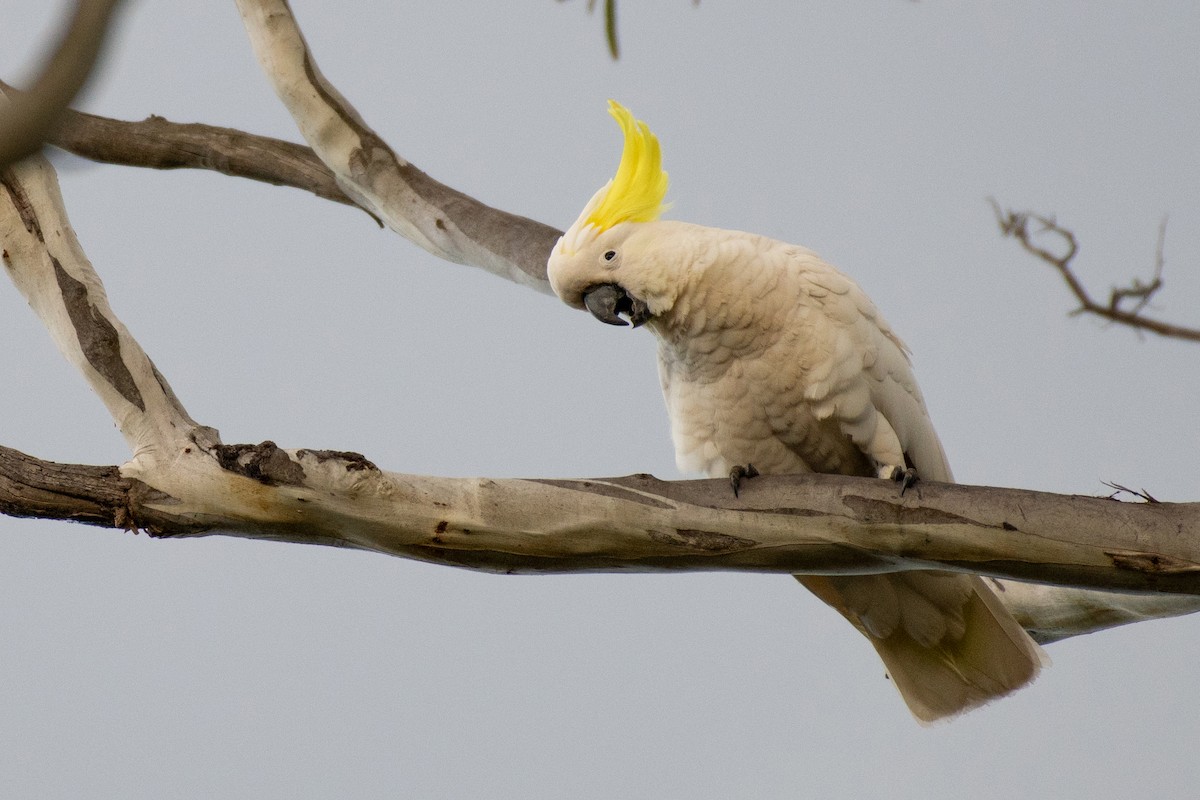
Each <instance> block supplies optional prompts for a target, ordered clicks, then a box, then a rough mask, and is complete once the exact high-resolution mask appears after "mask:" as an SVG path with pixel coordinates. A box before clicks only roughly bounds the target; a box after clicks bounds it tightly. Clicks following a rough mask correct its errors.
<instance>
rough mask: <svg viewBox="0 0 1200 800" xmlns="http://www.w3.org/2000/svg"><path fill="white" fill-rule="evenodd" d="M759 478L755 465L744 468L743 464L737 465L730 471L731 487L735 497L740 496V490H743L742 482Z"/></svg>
mask: <svg viewBox="0 0 1200 800" xmlns="http://www.w3.org/2000/svg"><path fill="white" fill-rule="evenodd" d="M757 477H758V470H756V469H755V468H754V465H753V464H747V465H746V466H744V467H743V466H742V465H741V464H735V465H734V467H733V469H731V470H729V485H730V486H732V487H733V496H734V497H737V496H738V490H740V489H741V488H742V481H744V480H745V479H746V478H757Z"/></svg>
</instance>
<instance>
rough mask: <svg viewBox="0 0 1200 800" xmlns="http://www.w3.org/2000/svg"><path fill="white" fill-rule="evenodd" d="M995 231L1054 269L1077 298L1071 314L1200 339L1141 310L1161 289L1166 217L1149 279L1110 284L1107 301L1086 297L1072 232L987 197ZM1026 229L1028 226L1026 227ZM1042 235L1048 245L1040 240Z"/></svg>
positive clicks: (1196, 333)
mask: <svg viewBox="0 0 1200 800" xmlns="http://www.w3.org/2000/svg"><path fill="white" fill-rule="evenodd" d="M990 202H991V204H992V209H993V211H994V212H995V214H996V222H997V224H998V225H999V226H1000V232H1001V233H1003V234H1004V235H1005V236H1009V237H1012V238H1013V239H1016V240H1017V241H1018V242H1019V243H1020V245H1021V247H1023V248H1024V249H1025V251H1026V252H1028V253H1030V254H1032V255H1034V256H1037V257H1038V258H1039V259H1041V260H1042V261H1043V262H1045V263H1046V264H1049V265H1050V266H1051V267H1053V268H1054V270H1055V271H1056V272H1058V274H1059V276H1060V277H1061V278H1062V279H1063V282H1065V283H1066V284H1067V287H1068V288H1069V289H1070V290H1071V294H1073V295H1074V296H1075V299H1076V300H1077V301H1078V302H1079V307H1078V308H1076V309H1075V310H1074V311H1072V312H1071V313H1072V314H1094V315H1096V316H1098V317H1102V318H1104V319H1107V320H1109V321H1111V322H1115V323H1118V324H1120V325H1125V326H1128V327H1130V328H1134V329H1135V330H1139V331H1149V332H1151V333H1156V334H1158V335H1160V336H1167V337H1170V338H1174V339H1185V340H1188V341H1193V342H1200V329H1197V328H1191V327H1186V326H1183V325H1176V324H1173V323H1170V322H1164V321H1162V320H1159V319H1155V318H1154V317H1150V316H1147V315H1146V314H1145V313H1144V312H1145V310H1146V307H1147V306H1148V305H1149V303H1150V301H1151V299H1152V298H1153V297H1154V295H1155V294H1156V293H1157V292H1158V291H1159V290H1160V289H1162V287H1163V279H1162V272H1163V243H1164V241H1165V239H1166V221H1165V220H1164V221H1163V224H1162V225H1161V226H1160V227H1159V231H1158V246H1157V248H1156V250H1155V259H1154V274H1153V276H1152V277H1151V278H1150V280H1149V281H1143V280H1141V279H1140V278H1133V279H1132V280H1131V281H1130V283H1129V285H1128V286H1122V287H1114V288H1113V289H1112V290H1111V291H1110V292H1109V297H1108V302H1107V303H1101V302H1099V301H1097V300H1095V299H1093V297H1092V296H1091V294H1090V293H1089V292H1088V290H1087V288H1086V287H1085V286H1084V285H1083V282H1082V281H1081V280H1080V279H1079V277H1078V276H1077V275H1076V274H1075V271H1074V269H1073V267H1072V265H1071V262H1072V261H1073V260H1074V258H1075V256H1076V255H1077V254H1078V252H1079V243H1078V242H1077V241H1076V239H1075V234H1074V233H1073V232H1071V231H1070V230H1068V229H1067V228H1064V227H1063V226H1061V225H1059V224H1058V222H1057V221H1056V220H1055V219H1054V218H1053V217H1046V216H1042V215H1041V214H1034V213H1032V212H1028V211H1012V210H1011V209H1010V210H1005V209H1002V208H1001V207H1000V205H999V204H998V203H996V201H995V200H991V201H990ZM1031 227H1032V230H1031ZM1047 239H1049V240H1051V241H1052V242H1053V244H1051V243H1046V244H1043V242H1045V241H1046V240H1047Z"/></svg>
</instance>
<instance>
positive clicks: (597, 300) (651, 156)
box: [546, 100, 678, 327]
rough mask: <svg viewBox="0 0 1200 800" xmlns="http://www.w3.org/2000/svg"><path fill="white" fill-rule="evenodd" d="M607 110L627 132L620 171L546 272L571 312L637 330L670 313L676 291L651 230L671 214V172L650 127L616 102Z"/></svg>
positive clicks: (593, 201) (554, 254)
mask: <svg viewBox="0 0 1200 800" xmlns="http://www.w3.org/2000/svg"><path fill="white" fill-rule="evenodd" d="M608 110H609V113H610V114H612V115H613V116H614V117H615V118H616V120H617V122H618V123H620V125H621V130H622V131H624V133H625V149H624V151H623V152H622V154H621V164H620V166H618V167H617V174H616V175H615V176H613V179H612V180H610V181H609V182H608V183H606V184H605V185H604V186H603V187H602V188H601V189H600V191H598V192H596V194H595V195H593V196H592V199H591V200H590V201H588V204H587V205H586V206H585V207H584V209H583V213H581V214H580V215H579V219H577V220H575V223H574V224H573V225H572V226H571V227H570V228H568V229H567V232H566V233H564V234H563V235H562V237H561V238H560V239H559V240H558V243H557V244H556V245H555V246H554V251H553V252H552V253H551V254H550V260H549V261H548V262H547V264H546V272H547V275H548V277H549V278H550V286H551V287H552V288H553V289H554V292H555V294H557V295H558V296H559V297H560V298H561V299H562V300H563V302H565V303H567V305H570V306H574V307H575V308H581V309H582V308H586V309H587V310H588V311H590V312H592V315H593V316H595V317H596V318H597V319H599V320H601V321H602V322H607V323H609V324H611V325H626V324H628V323H626V321H625V320H624V319H622V318H621V317H620V314H625V315H626V316H628V317H629V322H632V323H633V325H634V327H637V326H639V325H641V324H643V323H645V322H647V321H649V320H650V319H652V318H653V317H654V316H656V315H658V314H660V313H662V312H663V311H665V310H667V309H669V308H670V306H671V304H672V303H673V302H674V297H675V292H677V291H678V289H677V288H676V287H675V285H674V284H675V283H676V281H674V280H672V276H671V274H670V273H671V270H670V269H669V268H668V265H667V264H666V263H664V260H663V256H664V253H663V252H662V248H661V247H660V246H657V245H658V244H661V243H660V242H656V241H655V238H656V237H655V236H654V230H653V229H654V228H656V227H657V226H656V225H650V224H647V223H652V222H653V221H654V220H656V219H658V216H659V214H661V213H662V212H663V211H664V210H665V208H666V206H665V205H664V204H663V198H664V197H665V196H666V194H667V173H665V172H663V169H662V154H661V153H660V151H659V147H658V139H657V138H655V136H654V134H653V133H651V132H650V129H649V128H648V127H646V123H644V122H641V121H640V120H636V119H634V118H633V115H632V114H631V113H629V111H628V109H626V108H625V107H624V106H622V105H621V104H620V103H617V102H616V101H615V100H609V101H608ZM660 224H663V225H665V224H667V223H660Z"/></svg>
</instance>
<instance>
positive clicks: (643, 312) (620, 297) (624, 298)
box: [583, 283, 650, 328]
mask: <svg viewBox="0 0 1200 800" xmlns="http://www.w3.org/2000/svg"><path fill="white" fill-rule="evenodd" d="M583 304H584V305H585V306H587V310H588V311H590V312H592V316H593V317H595V318H596V319H598V320H600V321H601V322H607V323H608V324H609V325H628V324H629V323H630V322H632V323H633V327H635V328H636V327H638V326H640V325H644V324H645V323H646V322H648V321H649V320H650V309H649V307H647V306H646V303H645V302H644V301H642V300H639V299H638V298H636V297H633V296H632V295H630V294H629V293H628V292H626V291H625V290H624V289H622V288H621V287H620V286H617V285H616V284H615V283H602V284H600V285H599V286H593V287H592V288H591V289H588V290H587V291H586V292H584V293H583ZM621 314H624V315H625V316H627V317H629V322H626V321H625V320H623V319H621V317H620V315H621Z"/></svg>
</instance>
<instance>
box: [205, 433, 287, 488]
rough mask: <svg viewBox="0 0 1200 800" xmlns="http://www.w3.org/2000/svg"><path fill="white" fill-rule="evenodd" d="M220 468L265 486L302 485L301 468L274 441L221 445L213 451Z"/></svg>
mask: <svg viewBox="0 0 1200 800" xmlns="http://www.w3.org/2000/svg"><path fill="white" fill-rule="evenodd" d="M213 453H214V455H216V457H217V463H219V464H220V465H221V468H222V469H225V470H228V471H230V472H236V473H237V474H238V475H244V476H246V477H247V478H250V479H252V480H256V481H258V482H259V483H263V484H266V485H267V486H280V485H285V486H302V485H303V484H304V477H305V476H304V467H302V466H300V465H299V464H298V463H297V462H295V461H293V460H292V458H291V456H289V455H288V454H287V453H286V452H284V451H283V450H281V449H279V447H278V446H277V445H276V444H275V443H274V442H263V443H261V444H220V445H217V446H216V447H215V448H213Z"/></svg>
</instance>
